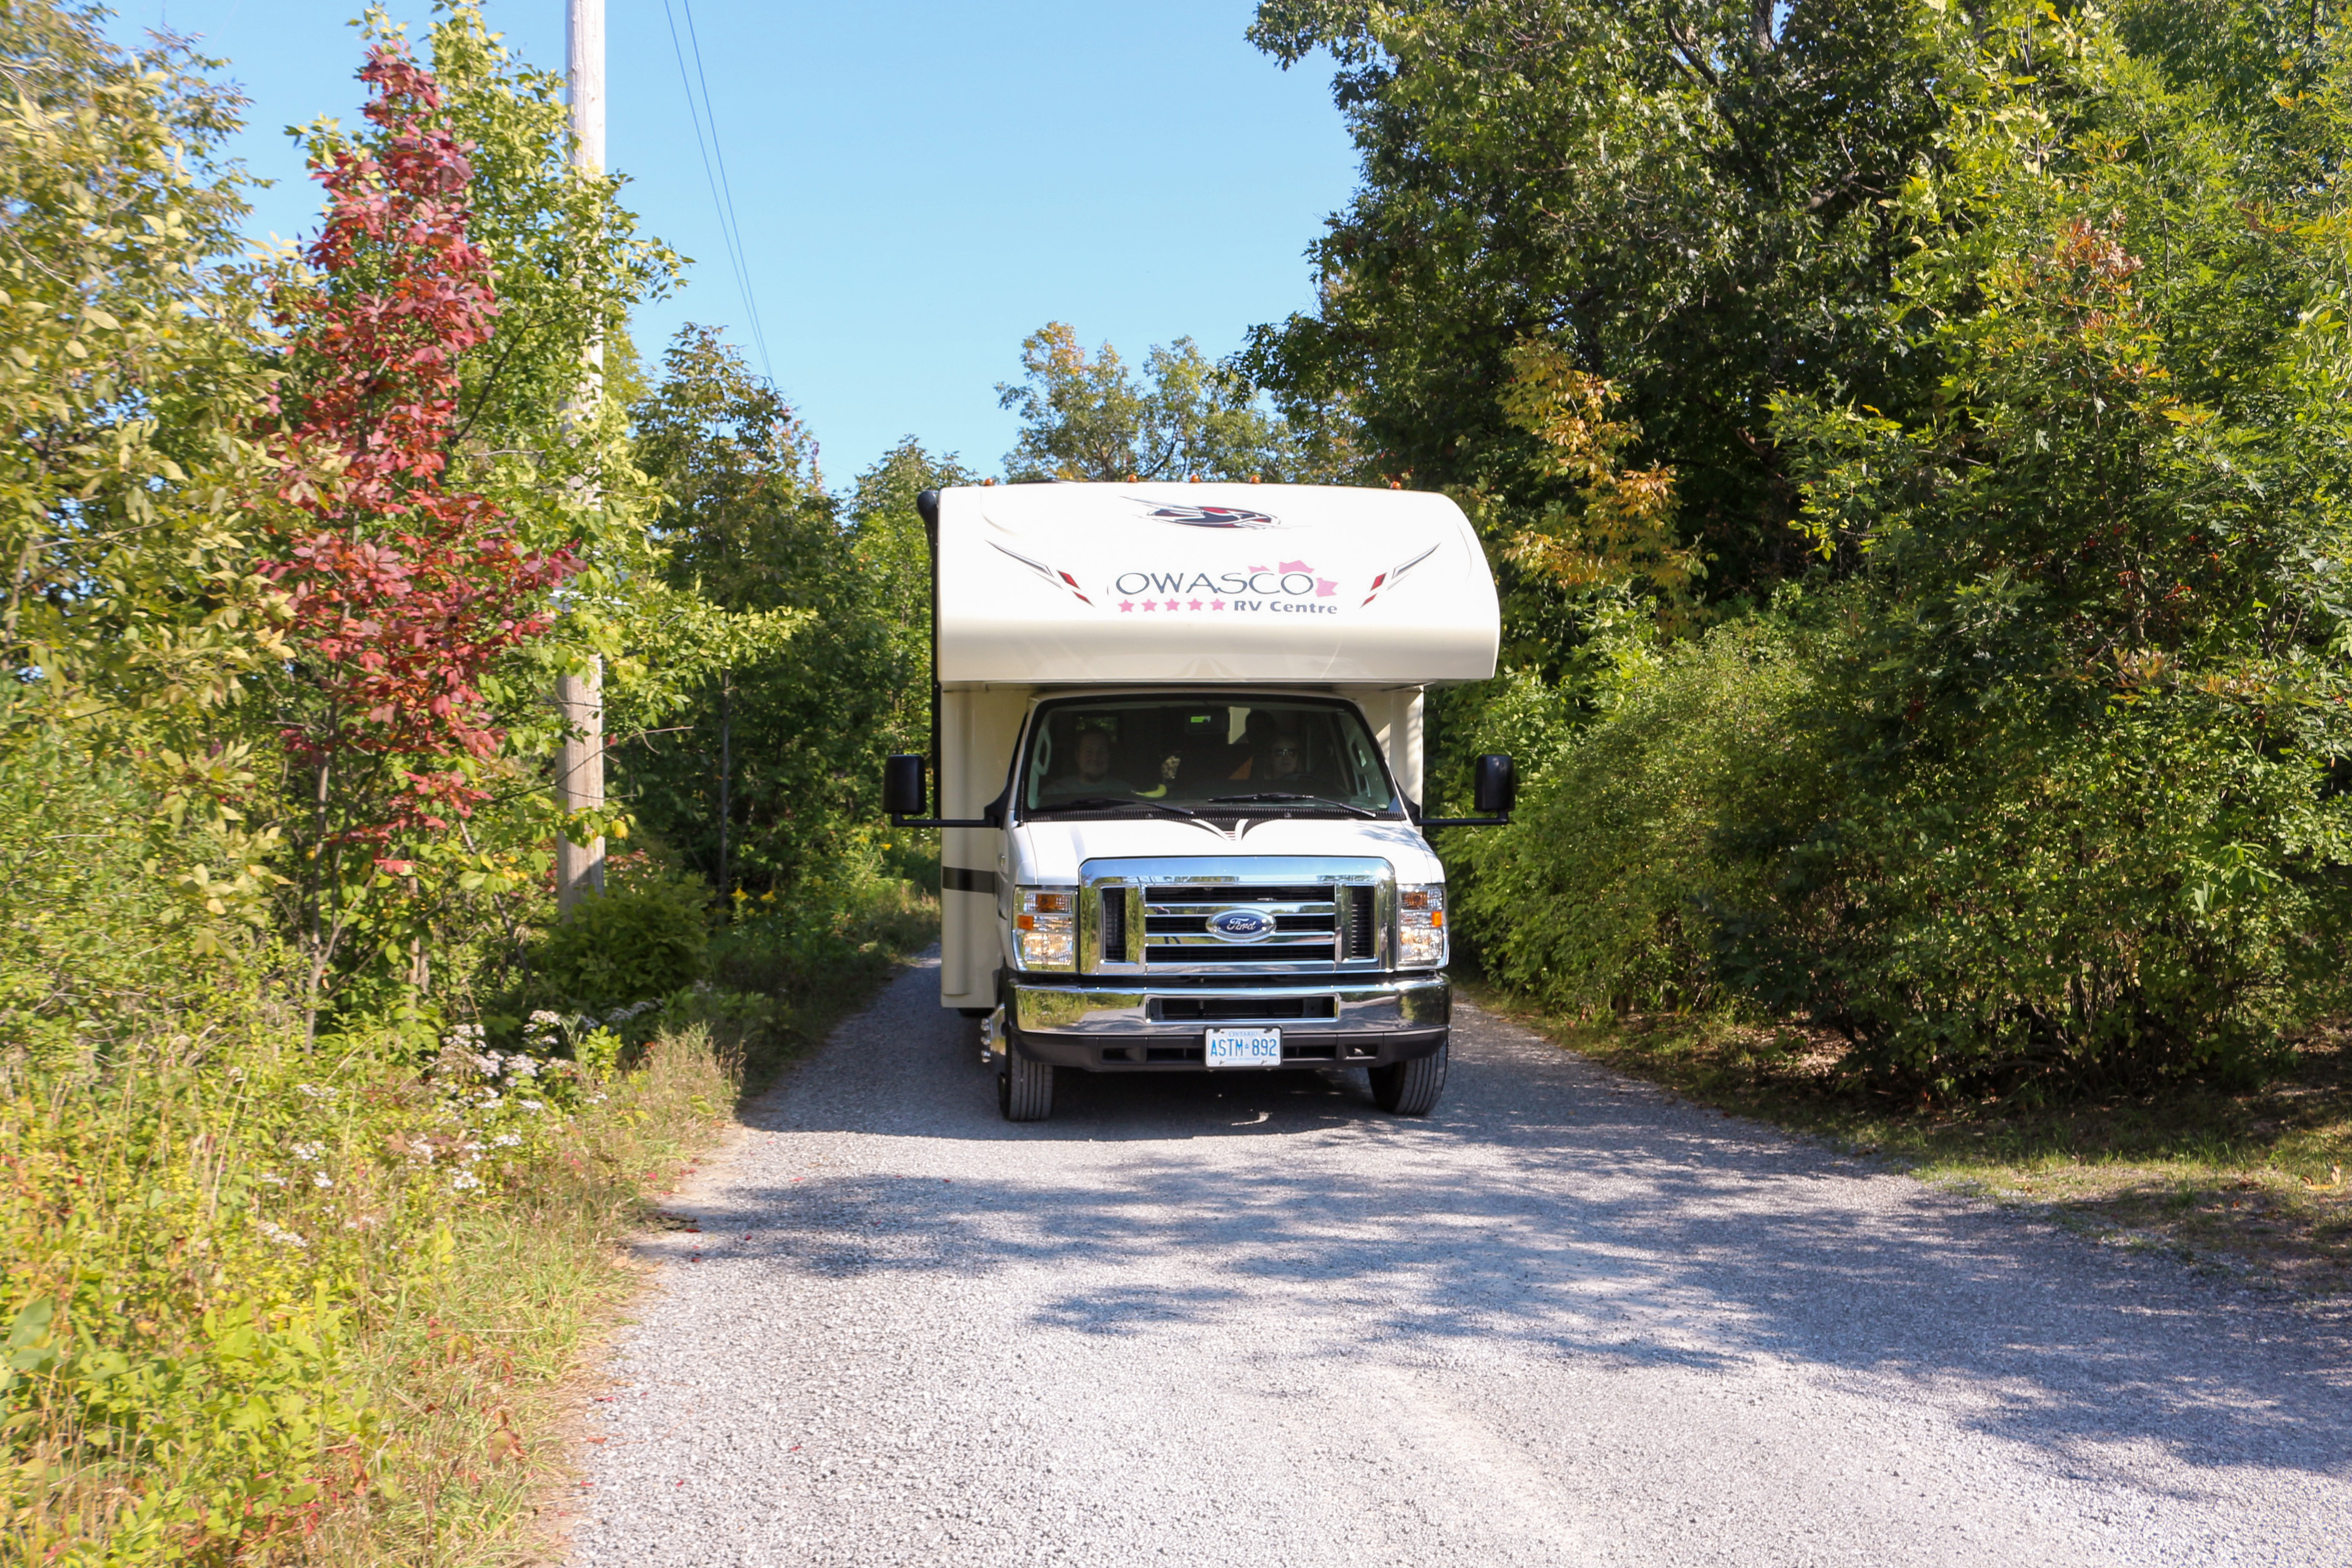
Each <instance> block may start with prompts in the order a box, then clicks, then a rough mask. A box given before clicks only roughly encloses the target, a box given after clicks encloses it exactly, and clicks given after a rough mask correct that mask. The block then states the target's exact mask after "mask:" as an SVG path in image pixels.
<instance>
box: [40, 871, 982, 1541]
mask: <svg viewBox="0 0 2352 1568" xmlns="http://www.w3.org/2000/svg"><path fill="white" fill-rule="evenodd" d="M936 908H937V904H936V900H935V899H933V898H930V897H929V896H928V895H925V894H920V893H919V892H916V891H914V890H911V889H908V888H907V887H905V886H904V885H903V884H898V883H885V884H877V885H875V886H873V887H871V888H869V889H865V890H861V891H860V893H859V894H857V895H856V896H853V897H844V898H842V899H840V900H838V901H837V902H835V904H831V905H828V906H826V907H825V908H824V910H823V911H822V912H821V913H817V914H810V915H803V917H802V918H800V919H799V920H798V921H797V922H796V923H795V925H794V926H793V929H792V931H791V932H789V933H786V932H782V931H780V930H779V929H777V928H775V926H774V925H773V924H772V923H770V925H768V928H766V929H761V928H760V925H761V923H759V922H750V921H740V922H738V923H737V924H736V925H733V926H730V928H729V930H728V932H727V933H726V934H725V935H723V936H721V937H720V938H719V943H718V945H719V947H720V949H721V952H720V956H719V970H720V976H721V980H722V982H723V983H721V984H716V985H714V986H712V987H711V988H709V989H708V990H707V991H706V992H703V993H701V994H699V995H698V997H696V998H681V1005H679V1006H677V1007H675V1008H674V1009H672V1013H671V1015H669V1016H670V1018H671V1020H672V1021H671V1022H670V1023H669V1025H668V1027H667V1028H665V1029H664V1030H662V1031H661V1032H660V1033H658V1034H657V1035H656V1037H655V1038H654V1039H653V1040H651V1041H650V1042H649V1043H648V1044H646V1046H645V1047H643V1048H642V1049H641V1050H640V1051H636V1052H634V1053H632V1054H631V1058H630V1060H629V1061H627V1063H626V1065H625V1066H611V1065H608V1066H606V1067H604V1068H601V1069H587V1068H583V1066H582V1064H579V1063H574V1062H572V1061H568V1060H563V1059H560V1058H559V1059H556V1060H553V1061H548V1060H535V1059H526V1058H525V1057H522V1056H519V1055H504V1056H501V1054H500V1053H498V1052H495V1051H481V1050H479V1049H478V1046H468V1045H466V1044H463V1043H455V1044H446V1045H445V1046H444V1047H443V1049H442V1050H441V1051H440V1053H439V1055H438V1056H436V1057H432V1058H430V1059H429V1060H426V1061H424V1062H423V1064H422V1065H421V1066H420V1063H419V1059H418V1057H417V1056H416V1055H415V1053H414V1052H413V1051H411V1050H409V1049H408V1048H407V1047H406V1046H404V1045H403V1044H402V1043H401V1042H400V1041H398V1040H382V1041H377V1040H373V1039H372V1038H371V1039H362V1038H359V1037H352V1038H351V1039H349V1040H339V1041H337V1042H335V1043H334V1044H332V1045H331V1047H328V1046H322V1047H321V1048H320V1049H318V1050H310V1049H306V1048H304V1047H303V1045H302V1043H301V1040H300V1037H299V1033H293V1032H289V1030H288V1029H287V1028H286V1027H285V1025H284V1021H283V1019H280V1018H279V1017H278V1016H277V1015H276V1014H275V1013H273V1012H271V1011H270V1010H269V1009H268V1007H267V1006H266V1005H258V1010H257V1011H256V1012H255V1014H254V1016H253V1017H252V1018H251V1019H244V1018H243V1017H242V1015H239V1016H238V1017H236V1018H225V1019H198V1018H197V1017H196V1016H195V1015H194V1014H193V1013H191V1012H185V1011H184V1012H182V1013H180V1014H177V1015H170V1014H158V1015H157V1017H158V1018H159V1019H163V1020H165V1024H166V1025H168V1023H169V1022H170V1021H172V1020H173V1019H174V1018H175V1017H176V1018H177V1019H186V1020H188V1021H186V1022H184V1023H182V1024H181V1026H180V1027H181V1028H182V1029H183V1030H189V1031H194V1030H195V1029H196V1028H197V1027H198V1026H199V1025H200V1024H202V1025H205V1027H208V1028H210V1029H211V1030H212V1039H211V1040H210V1041H209V1051H208V1054H205V1055H197V1054H195V1053H194V1051H190V1050H189V1049H188V1048H187V1046H186V1035H184V1034H180V1035H174V1034H168V1033H165V1032H163V1026H161V1025H159V1026H157V1027H152V1028H146V1029H144V1030H143V1031H142V1032H141V1033H139V1034H137V1035H135V1036H128V1037H126V1038H128V1039H130V1040H131V1047H132V1048H133V1049H136V1050H138V1051H142V1052H143V1053H144V1054H143V1055H140V1056H137V1057H134V1058H131V1060H130V1061H127V1062H110V1061H105V1060H103V1059H95V1058H93V1057H91V1056H90V1055H89V1053H88V1052H85V1053H83V1054H82V1055H81V1056H79V1057H75V1056H65V1057H58V1056H52V1057H49V1058H47V1059H44V1058H42V1057H39V1056H36V1055H31V1054H28V1053H26V1051H23V1050H22V1049H21V1048H19V1049H17V1050H15V1051H0V1271H4V1272H5V1286H6V1295H5V1302H0V1304H5V1309H6V1310H5V1312H0V1333H5V1336H6V1339H7V1342H8V1343H7V1344H6V1347H5V1363H4V1364H0V1433H5V1439H6V1443H5V1447H6V1449H7V1456H8V1460H9V1462H8V1463H7V1464H6V1465H5V1467H0V1562H7V1563H16V1562H23V1563H44V1564H85V1565H88V1568H99V1565H100V1564H105V1565H108V1568H115V1565H118V1564H120V1565H130V1564H143V1563H231V1562H236V1563H255V1564H275V1563H316V1564H333V1565H338V1568H340V1565H342V1564H351V1565H353V1568H357V1565H360V1564H370V1565H373V1564H385V1563H404V1564H431V1565H433V1568H459V1565H465V1564H489V1563H515V1562H520V1561H524V1560H527V1559H529V1558H530V1557H532V1556H534V1555H535V1554H536V1543H535V1542H532V1541H531V1540H530V1539H529V1536H528V1531H526V1530H525V1529H523V1528H522V1527H523V1526H524V1525H525V1523H526V1521H528V1520H529V1519H530V1516H531V1515H532V1514H533V1513H534V1511H536V1510H537V1509H538V1507H539V1506H540V1505H541V1504H542V1503H543V1502H544V1501H545V1500H546V1499H547V1497H548V1495H549V1493H550V1491H551V1488H552V1487H553V1486H554V1485H555V1484H556V1483H557V1481H558V1480H559V1479H561V1478H562V1476H563V1475H564V1474H565V1473H566V1472H567V1471H568V1469H569V1465H570V1462H571V1458H572V1453H571V1450H570V1449H569V1448H568V1447H567V1445H566V1443H565V1442H564V1440H563V1439H564V1436H565V1431H564V1428H565V1426H566V1416H567V1414H568V1412H569V1410H570V1408H571V1407H572V1405H573V1403H574V1397H573V1396H574V1395H575V1393H576V1388H577V1384H578V1381H579V1379H580V1378H581V1376H582V1375H583V1370H584V1369H585V1367H586V1366H587V1365H588V1364H590V1363H591V1362H592V1361H593V1354H594V1351H595V1348H596V1346H597V1345H598V1344H599V1343H601V1342H602V1340H603V1339H604V1336H605V1335H606V1334H607V1333H608V1332H609V1331H610V1329H611V1328H612V1327H613V1326H614V1324H615V1323H617V1322H620V1321H622V1319H623V1318H624V1316H625V1313H626V1312H627V1311H628V1309H629V1306H630V1303H631V1302H632V1301H634V1300H635V1298H636V1296H637V1293H638V1291H640V1289H641V1288H642V1285H643V1282H644V1280H643V1275H642V1272H641V1271H640V1270H638V1269H637V1268H636V1267H635V1265H634V1263H633V1262H632V1260H630V1259H629V1257H628V1255H627V1253H626V1251H625V1248H624V1247H623V1245H622V1243H623V1242H624V1241H625V1239H626V1238H628V1237H629V1236H631V1235H632V1234H635V1233H636V1232H639V1231H641V1230H643V1229H644V1228H646V1225H647V1224H648V1223H649V1222H650V1221H651V1219H652V1218H653V1213H654V1206H655V1205H656V1203H657V1201H658V1199H659V1198H660V1197H662V1196H663V1195H665V1194H666V1193H667V1192H668V1191H670V1190H672V1189H673V1188H674V1186H675V1185H676V1182H677V1177H678V1176H679V1175H680V1174H681V1173H682V1172H683V1170H684V1169H685V1168H686V1167H687V1166H688V1164H689V1163H690V1162H691V1161H692V1160H693V1159H694V1157H695V1156H696V1155H697V1153H698V1151H699V1150H700V1149H702V1148H703V1147H705V1146H706V1145H708V1144H709V1142H710V1141H711V1140H712V1139H713V1138H715V1137H716V1136H717V1135H718V1134H719V1133H720V1132H721V1131H722V1130H723V1129H724V1128H725V1127H726V1126H727V1125H728V1124H730V1122H731V1121H732V1119H733V1118H732V1115H731V1109H732V1106H733V1104H734V1103H735V1098H736V1096H737V1095H738V1094H739V1093H740V1092H745V1091H746V1090H747V1089H750V1088H754V1087H756V1086H757V1085H758V1084H760V1083H761V1082H767V1081H769V1080H771V1079H772V1077H773V1075H774V1074H775V1072H776V1071H779V1070H780V1069H781V1068H782V1065H783V1064H784V1063H786V1062H788V1061H791V1060H792V1059H793V1058H794V1057H795V1056H797V1055H799V1054H801V1053H803V1052H804V1051H807V1050H808V1049H809V1048H810V1047H811V1046H812V1045H813V1044H814V1042H815V1041H817V1040H822V1039H823V1038H824V1033H825V1032H826V1031H827V1030H829V1029H830V1027H831V1025H832V1023H833V1021H835V1019H838V1018H840V1017H841V1016H843V1015H844V1014H845V1013H847V1012H849V1011H851V1010H853V1009H856V1007H858V1006H860V1005H862V1004H863V1003H864V1002H865V1000H866V998H869V997H870V996H871V995H872V994H873V992H874V990H875V989H877V988H878V987H879V985H880V984H881V983H882V982H883V981H884V980H886V979H887V977H888V976H889V974H890V973H891V972H892V970H893V968H894V967H895V966H896V964H897V963H898V960H899V958H900V957H901V956H903V955H904V954H905V953H906V952H908V951H911V950H912V949H915V948H919V947H920V946H923V945H924V944H926V943H928V942H929V941H930V940H931V939H932V936H933V935H934V934H935V931H936ZM146 961H147V963H148V967H153V965H152V955H149V956H147V960H146ZM222 961H223V962H226V960H222ZM747 984H759V985H761V986H763V987H764V988H765V989H764V990H761V991H752V990H749V989H742V988H738V987H742V986H745V985H747ZM265 1004H266V998H265ZM704 1004H707V1005H704ZM698 1014H700V1015H707V1016H696V1015H698ZM69 1021H70V1020H69ZM458 1038H460V1039H461V1040H462V1036H460V1037H458ZM477 1038H478V1037H477ZM175 1049H176V1050H177V1051H179V1054H178V1055H174V1054H173V1051H174V1050H175Z"/></svg>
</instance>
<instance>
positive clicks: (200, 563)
mask: <svg viewBox="0 0 2352 1568" xmlns="http://www.w3.org/2000/svg"><path fill="white" fill-rule="evenodd" d="M210 64H211V62H208V61H204V60H201V59H198V58H196V57H194V56H191V55H189V54H188V53H186V52H185V51H184V50H183V49H181V48H179V47H173V46H169V45H158V46H157V47H154V48H152V49H149V50H147V51H144V52H142V53H139V54H136V55H131V54H125V53H123V52H122V51H121V50H118V49H116V48H115V47H112V46H111V45H110V44H109V43H108V42H107V41H106V39H105V38H104V37H103V36H102V35H101V34H100V32H99V30H98V26H97V24H96V20H95V14H94V13H89V12H85V11H81V10H79V9H68V8H66V7H61V6H58V5H47V4H39V3H33V4H26V5H9V6H7V7H5V9H0V212H5V214H6V216H5V220H0V344H5V350H0V419H5V423H6V428H7V431H8V434H9V440H8V442H7V444H6V450H5V455H0V560H5V563H6V568H7V571H8V583H7V591H6V597H5V606H0V657H5V661H6V665H7V670H8V674H9V677H10V678H9V679H8V680H7V682H6V684H5V695H0V726H5V727H6V728H7V729H8V730H9V731H16V730H19V729H21V727H23V726H24V725H26V724H27V723H35V724H41V725H66V726H68V727H80V726H85V725H98V726H100V727H113V728H115V729H116V731H117V733H118V734H119V733H120V732H121V726H122V725H124V724H133V723H135V724H143V725H145V726H147V727H148V729H149V734H150V740H151V743H152V741H154V740H156V739H159V738H160V739H162V740H163V742H164V744H165V745H166V746H167V747H169V748H170V749H172V750H173V752H174V753H175V754H178V755H179V756H180V757H181V759H182V760H183V761H184V762H185V763H186V766H187V767H188V768H189V769H190V770H191V771H192V772H194V773H205V772H210V773H212V774H213V775H214V776H215V782H223V781H225V780H226V778H228V777H229V776H232V775H233V774H234V773H235V771H236V764H235V762H234V760H233V759H227V760H225V759H224V758H223V757H222V756H221V755H219V754H217V753H215V754H214V755H213V756H212V757H211V758H209V759H208V760H205V761H196V760H193V759H194V758H196V757H197V754H198V753H199V751H200V750H202V749H204V748H201V747H199V746H198V745H197V743H196V737H197V736H198V734H199V733H201V732H202V731H203V730H205V728H206V727H208V726H210V725H214V724H216V723H217V722H218V720H219V716H220V713H221V710H222V709H224V708H225V707H226V706H228V705H231V704H233V703H234V702H235V701H236V697H237V695H238V693H239V691H240V689H241V684H242V682H243V680H244V679H245V677H247V675H249V674H252V673H253V672H254V671H255V670H257V669H259V668H261V667H264V666H265V665H266V664H268V662H269V661H270V660H272V659H274V658H278V657H281V656H282V655H283V652H284V650H283V646H282V644H280V643H278V640H277V638H276V635H275V632H274V623H273V618H272V615H271V612H270V599H271V595H270V593H269V591H268V585H267V584H266V583H265V582H263V581H262V580H261V579H259V578H258V577H257V576H256V575H255V574H254V573H253V571H252V570H251V566H250V562H249V559H248V557H249V553H250V548H249V547H250V525H249V518H248V517H247V513H246V511H245V510H244V507H243V505H242V503H243V501H244V500H245V499H246V498H247V497H250V495H251V494H252V492H253V490H254V489H255V488H256V487H257V484H258V482H259V476H261V475H262V473H263V471H264V464H263V455H262V454H261V452H260V450H259V448H258V447H257V444H255V443H254V441H253V439H252V437H253V434H254V432H255V430H256V429H257V425H258V423H259V421H260V419H261V416H262V414H263V413H264V411H265V408H266V406H267V399H268V394H269V392H270V384H271V380H272V377H271V372H270V367H269V365H268V361H267V360H266V358H265V357H264V352H265V349H266V346H267V343H268V337H267V334H266V331H265V329H263V328H262V326H261V322H262V320H263V319H264V318H265V316H266V314H267V312H266V308H265V298H266V292H267V289H268V283H269V277H270V273H269V271H268V268H267V267H255V266H249V265H245V264H241V263H237V262H235V261H231V260H229V259H226V258H229V257H233V256H236V254H237V252H238V250H239V248H240V246H239V237H238V232H237V231H238V225H239V224H240V222H241V221H242V219H243V218H244V216H245V213H246V206H245V203H244V199H243V194H242V192H243V180H242V177H241V176H240V175H239V173H238V172H237V171H236V168H235V167H234V166H232V165H226V164H224V163H222V162H220V161H219V158H218V153H219V149H220V145H221V141H222V139H223V138H224V137H225V136H226V135H227V134H228V133H229V132H230V131H232V130H234V129H235V127H236V110H237V108H238V103H239V100H238V99H236V96H235V95H234V94H232V93H230V92H228V91H227V90H226V89H223V88H221V87H219V86H217V85H215V83H213V82H211V81H209V80H207V79H206V78H205V77H204V76H203V75H202V74H201V72H202V70H203V69H204V68H206V67H207V66H209V65H210ZM157 724H162V725H163V727H164V730H165V731H166V732H167V733H164V734H162V735H158V734H156V733H155V732H154V731H153V726H154V725H157ZM240 755H241V754H240Z"/></svg>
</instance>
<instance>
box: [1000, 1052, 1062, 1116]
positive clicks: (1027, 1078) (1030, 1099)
mask: <svg viewBox="0 0 2352 1568" xmlns="http://www.w3.org/2000/svg"><path fill="white" fill-rule="evenodd" d="M996 1108H997V1109H998V1110H1000V1111H1002V1112H1003V1113H1004V1119H1005V1120H1006V1121H1008V1122H1042V1121H1044V1120H1045V1118H1046V1117H1048V1116H1050V1115H1052V1114H1053V1113H1054V1064H1053V1063H1052V1062H1050V1061H1030V1060H1029V1059H1028V1058H1027V1057H1025V1056H1023V1055H1022V1054H1021V1052H1020V1051H1019V1050H1018V1049H1017V1048H1016V1047H1015V1046H1014V1045H1013V1042H1012V1041H1011V1040H1006V1041H1005V1042H1004V1068H1003V1071H1001V1072H999V1073H998V1074H997V1075H996Z"/></svg>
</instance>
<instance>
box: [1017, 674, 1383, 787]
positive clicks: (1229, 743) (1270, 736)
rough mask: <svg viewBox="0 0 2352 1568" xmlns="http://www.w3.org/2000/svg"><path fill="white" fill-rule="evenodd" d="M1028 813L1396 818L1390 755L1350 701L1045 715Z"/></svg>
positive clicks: (1107, 704) (1034, 746) (1106, 707)
mask: <svg viewBox="0 0 2352 1568" xmlns="http://www.w3.org/2000/svg"><path fill="white" fill-rule="evenodd" d="M1020 800H1021V807H1022V810H1023V813H1024V815H1027V816H1038V815H1043V814H1046V813H1056V812H1062V811H1068V812H1071V813H1073V814H1076V813H1078V812H1084V811H1104V810H1118V809H1122V808H1124V809H1127V810H1143V811H1151V810H1183V811H1208V812H1215V813H1218V814H1225V813H1237V814H1244V815H1249V816H1268V815H1279V814H1283V813H1287V812H1298V813H1301V814H1307V815H1312V814H1317V813H1321V812H1331V813H1335V814H1346V815H1366V814H1375V813H1376V814H1379V815H1382V816H1387V815H1391V814H1393V813H1394V811H1395V810H1396V793H1395V791H1394V790H1392V789H1390V788H1389V779H1388V773H1387V770H1386V769H1385V768H1382V767H1381V756H1380V750H1379V748H1378V747H1375V746H1374V745H1373V744H1372V737H1370V735H1369V734H1367V733H1366V732H1365V729H1364V721H1363V720H1362V719H1361V718H1360V717H1359V716H1357V713H1356V710H1355V709H1354V708H1352V707H1349V706H1347V705H1346V704H1344V703H1334V702H1319V703H1318V702H1310V701H1304V700H1300V699H1297V698H1289V699H1282V698H1258V697H1246V696H1237V697H1214V698H1205V697H1108V698H1104V699H1101V700H1099V701H1086V702H1061V703H1055V704H1053V705H1051V706H1047V707H1046V708H1045V710H1044V711H1043V712H1042V713H1041V714H1040V715H1039V716H1038V721H1037V724H1036V726H1035V727H1034V729H1032V730H1031V732H1030V737H1029V754H1028V756H1027V758H1024V766H1023V768H1022V770H1021V782H1020Z"/></svg>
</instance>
